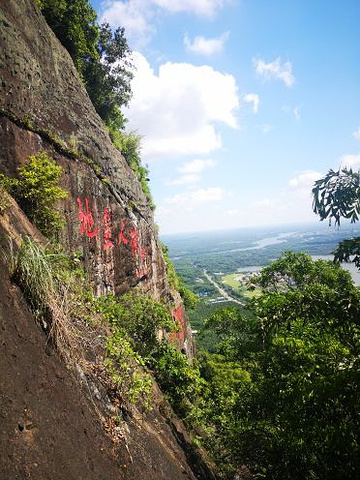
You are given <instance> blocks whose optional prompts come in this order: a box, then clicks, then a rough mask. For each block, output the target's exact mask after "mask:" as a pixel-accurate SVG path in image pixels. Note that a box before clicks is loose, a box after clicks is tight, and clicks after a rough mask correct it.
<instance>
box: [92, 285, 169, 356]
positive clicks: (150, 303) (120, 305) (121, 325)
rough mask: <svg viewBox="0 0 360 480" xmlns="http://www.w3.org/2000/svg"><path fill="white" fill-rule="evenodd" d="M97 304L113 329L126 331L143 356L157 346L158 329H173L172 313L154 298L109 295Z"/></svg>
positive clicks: (134, 293)
mask: <svg viewBox="0 0 360 480" xmlns="http://www.w3.org/2000/svg"><path fill="white" fill-rule="evenodd" d="M95 303H96V309H97V311H98V312H100V313H102V314H103V315H104V317H105V318H106V320H107V321H108V322H109V324H110V325H111V326H112V328H113V330H114V331H116V330H121V331H123V332H125V333H126V335H128V336H129V338H131V339H132V342H133V345H134V348H135V349H136V350H137V351H138V352H139V353H140V354H141V355H142V356H144V357H146V356H148V355H150V354H151V352H152V350H153V349H154V348H155V347H156V345H157V342H158V336H157V332H158V330H159V329H165V330H167V331H171V330H173V329H174V321H173V319H172V317H171V315H170V312H169V310H168V309H167V308H166V307H165V306H164V305H163V304H161V303H159V302H156V301H155V300H154V299H153V298H151V297H148V296H145V295H140V294H139V293H137V292H128V293H126V294H125V295H122V296H121V297H115V295H114V294H111V293H110V294H108V295H107V296H105V297H99V298H98V299H97V300H96V302H95Z"/></svg>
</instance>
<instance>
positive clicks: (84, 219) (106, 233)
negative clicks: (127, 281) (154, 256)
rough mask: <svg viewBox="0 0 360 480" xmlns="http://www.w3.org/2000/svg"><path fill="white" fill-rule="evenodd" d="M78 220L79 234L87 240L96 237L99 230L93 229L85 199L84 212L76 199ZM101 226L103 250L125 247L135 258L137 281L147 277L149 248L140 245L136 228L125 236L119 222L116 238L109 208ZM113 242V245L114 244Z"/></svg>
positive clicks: (124, 230)
mask: <svg viewBox="0 0 360 480" xmlns="http://www.w3.org/2000/svg"><path fill="white" fill-rule="evenodd" d="M77 203H78V208H79V214H78V218H79V220H80V227H79V234H80V235H85V236H87V237H88V238H93V237H96V236H97V235H98V234H99V233H100V228H95V226H94V224H95V222H94V217H93V214H92V211H91V209H90V201H89V198H88V197H85V211H84V208H83V204H82V201H81V198H80V197H78V198H77ZM102 226H103V248H104V249H108V248H113V247H114V246H115V243H116V244H117V245H119V246H120V245H125V246H127V247H128V248H130V251H131V253H132V256H133V257H134V258H135V260H136V263H137V265H138V266H137V267H136V270H135V274H136V277H137V278H138V279H144V278H145V277H147V275H148V267H147V259H148V256H149V255H151V248H144V247H142V246H141V245H140V235H139V232H138V230H137V229H136V227H134V226H133V227H132V228H131V229H130V231H129V232H128V234H126V225H125V220H121V227H120V231H119V233H118V234H117V236H116V235H115V236H113V233H112V228H113V226H112V220H111V212H110V209H109V208H104V211H103V216H102ZM114 242H115V243H114Z"/></svg>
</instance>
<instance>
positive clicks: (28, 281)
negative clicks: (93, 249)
mask: <svg viewBox="0 0 360 480" xmlns="http://www.w3.org/2000/svg"><path fill="white" fill-rule="evenodd" d="M5 257H6V259H7V263H8V266H9V269H10V273H11V276H12V279H13V280H14V281H15V282H16V283H17V284H18V285H19V287H20V288H21V290H22V292H23V294H24V296H25V298H26V299H27V301H28V303H29V305H30V307H31V309H32V311H33V313H34V315H35V316H36V318H37V319H38V320H39V321H40V323H41V324H42V326H43V327H44V329H45V330H46V332H47V333H48V335H49V337H50V338H51V340H52V341H53V343H54V345H55V346H56V347H57V349H58V351H59V353H60V354H61V355H62V356H63V357H64V358H65V359H69V358H72V357H74V356H76V355H78V353H79V349H78V347H77V346H76V344H77V333H76V329H75V328H74V325H73V324H72V322H71V320H70V318H69V316H68V308H69V302H70V296H69V288H70V278H69V272H68V268H69V267H68V262H67V259H66V257H64V255H63V254H58V253H54V252H53V251H50V250H47V249H44V248H43V247H42V246H41V245H38V244H37V243H35V242H34V241H33V240H32V239H31V238H29V237H27V236H25V237H23V239H22V243H21V245H20V248H18V249H15V248H14V244H13V242H12V241H11V240H10V241H9V248H8V254H7V255H5ZM74 283H75V282H74ZM76 284H77V283H76Z"/></svg>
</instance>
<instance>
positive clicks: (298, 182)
mask: <svg viewBox="0 0 360 480" xmlns="http://www.w3.org/2000/svg"><path fill="white" fill-rule="evenodd" d="M322 176H323V174H322V173H320V172H316V171H314V170H305V171H304V172H300V173H299V174H298V175H296V176H295V177H293V178H292V179H290V181H289V186H290V187H291V188H293V189H307V190H309V191H310V190H311V188H312V187H313V185H314V182H315V181H316V180H319V178H321V177H322Z"/></svg>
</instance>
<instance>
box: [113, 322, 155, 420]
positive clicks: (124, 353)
mask: <svg viewBox="0 0 360 480" xmlns="http://www.w3.org/2000/svg"><path fill="white" fill-rule="evenodd" d="M105 366H106V368H107V370H108V372H109V374H110V376H111V378H112V380H113V382H114V383H115V385H116V387H117V388H118V389H119V390H120V392H121V393H122V394H123V395H126V397H127V398H128V399H129V401H130V402H131V403H138V402H141V403H142V405H143V406H144V407H145V409H146V410H149V409H150V406H151V395H150V392H151V386H152V381H151V377H150V375H149V374H148V373H147V372H146V371H145V370H144V366H145V364H144V361H143V360H142V358H141V356H140V355H139V354H138V353H136V352H135V351H134V350H133V348H132V347H131V344H130V342H129V341H128V340H127V339H126V333H125V332H122V331H121V330H119V329H118V330H115V332H114V333H113V335H111V337H110V338H109V340H108V342H107V344H106V359H105Z"/></svg>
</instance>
